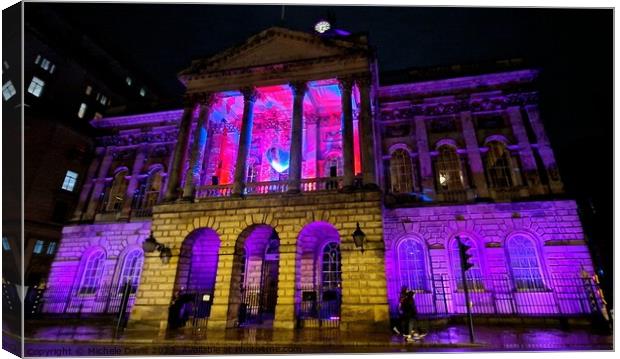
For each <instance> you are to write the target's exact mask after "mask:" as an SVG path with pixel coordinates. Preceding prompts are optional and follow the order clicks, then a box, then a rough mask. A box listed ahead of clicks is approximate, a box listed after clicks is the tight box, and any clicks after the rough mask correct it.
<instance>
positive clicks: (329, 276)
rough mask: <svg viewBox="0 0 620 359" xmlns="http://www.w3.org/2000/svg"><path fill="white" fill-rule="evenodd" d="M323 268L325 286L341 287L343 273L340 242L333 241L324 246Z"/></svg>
mask: <svg viewBox="0 0 620 359" xmlns="http://www.w3.org/2000/svg"><path fill="white" fill-rule="evenodd" d="M321 269H322V271H321V272H322V273H321V274H322V278H321V282H322V284H323V288H334V289H335V288H340V282H341V278H342V274H341V265H340V246H339V245H338V243H335V242H332V243H329V244H327V245H326V246H325V247H323V263H322V268H321Z"/></svg>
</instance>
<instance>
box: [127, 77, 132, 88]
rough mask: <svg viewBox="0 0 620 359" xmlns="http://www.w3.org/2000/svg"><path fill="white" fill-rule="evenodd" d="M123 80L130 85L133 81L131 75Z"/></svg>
mask: <svg viewBox="0 0 620 359" xmlns="http://www.w3.org/2000/svg"><path fill="white" fill-rule="evenodd" d="M125 82H127V86H131V83H132V82H133V80H132V79H131V77H129V76H127V78H126V79H125Z"/></svg>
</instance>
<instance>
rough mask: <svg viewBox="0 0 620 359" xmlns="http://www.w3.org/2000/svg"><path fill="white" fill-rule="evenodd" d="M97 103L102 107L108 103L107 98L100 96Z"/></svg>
mask: <svg viewBox="0 0 620 359" xmlns="http://www.w3.org/2000/svg"><path fill="white" fill-rule="evenodd" d="M99 102H100V103H101V104H102V105H105V104H106V103H107V102H108V98H107V97H106V95H101V99H100V100H99Z"/></svg>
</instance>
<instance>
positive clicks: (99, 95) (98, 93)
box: [95, 92, 101, 101]
mask: <svg viewBox="0 0 620 359" xmlns="http://www.w3.org/2000/svg"><path fill="white" fill-rule="evenodd" d="M100 98H101V92H97V98H95V100H97V101H99V99H100Z"/></svg>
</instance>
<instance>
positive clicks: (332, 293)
mask: <svg viewBox="0 0 620 359" xmlns="http://www.w3.org/2000/svg"><path fill="white" fill-rule="evenodd" d="M297 296H298V297H299V304H298V307H297V327H298V328H308V327H310V328H337V327H338V326H340V306H341V303H342V296H341V291H340V288H321V287H314V286H303V287H300V288H299V289H298V293H297Z"/></svg>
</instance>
